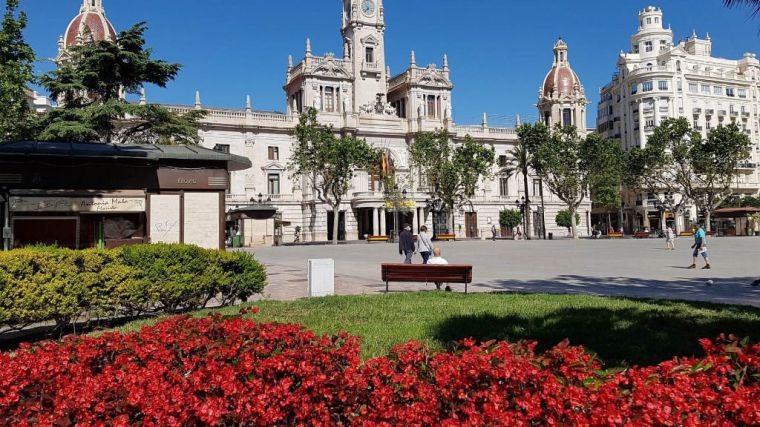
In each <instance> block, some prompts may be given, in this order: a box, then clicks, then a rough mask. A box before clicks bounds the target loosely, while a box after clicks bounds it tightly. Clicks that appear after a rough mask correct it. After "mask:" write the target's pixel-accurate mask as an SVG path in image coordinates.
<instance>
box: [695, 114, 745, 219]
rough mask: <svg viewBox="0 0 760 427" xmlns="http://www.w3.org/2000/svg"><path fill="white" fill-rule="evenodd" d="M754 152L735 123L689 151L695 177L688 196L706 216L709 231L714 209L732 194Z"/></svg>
mask: <svg viewBox="0 0 760 427" xmlns="http://www.w3.org/2000/svg"><path fill="white" fill-rule="evenodd" d="M751 149H752V143H751V142H750V139H749V137H748V136H747V135H746V134H745V133H744V132H742V131H741V130H740V129H739V127H738V126H737V125H736V124H734V123H731V124H729V125H728V126H718V127H717V128H715V129H713V130H711V131H710V132H709V133H708V134H707V139H706V140H705V141H703V142H701V143H699V144H693V145H692V146H691V147H690V150H689V160H690V162H691V165H692V169H693V176H692V177H691V184H690V185H688V186H687V196H688V197H690V198H691V199H693V200H694V202H695V204H696V205H697V208H698V209H699V210H700V211H702V212H703V213H704V215H705V229H706V230H707V231H710V220H711V217H712V214H713V212H714V211H715V209H717V208H718V206H720V204H721V203H723V201H724V200H726V198H728V197H730V196H731V195H732V194H733V189H732V184H733V183H734V181H735V180H736V178H737V177H738V175H739V170H738V167H739V165H740V163H742V162H744V161H746V160H748V159H749V158H750V156H751Z"/></svg>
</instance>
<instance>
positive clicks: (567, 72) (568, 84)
mask: <svg viewBox="0 0 760 427" xmlns="http://www.w3.org/2000/svg"><path fill="white" fill-rule="evenodd" d="M567 51H568V48H567V43H565V41H564V40H562V39H559V41H557V43H556V44H555V45H554V65H552V69H551V70H549V73H548V74H547V75H546V78H545V79H544V84H543V86H542V87H543V95H544V96H545V97H548V98H551V97H552V96H570V95H573V94H574V93H575V90H576V88H577V89H578V91H579V92H581V93H582V92H583V85H582V84H581V79H580V78H579V77H578V74H576V73H575V71H573V69H572V68H571V67H570V61H569V60H568V57H567Z"/></svg>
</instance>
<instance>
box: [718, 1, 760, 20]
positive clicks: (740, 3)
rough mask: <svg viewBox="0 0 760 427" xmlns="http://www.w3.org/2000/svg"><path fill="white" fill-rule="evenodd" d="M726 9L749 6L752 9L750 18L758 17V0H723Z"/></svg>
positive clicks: (759, 2)
mask: <svg viewBox="0 0 760 427" xmlns="http://www.w3.org/2000/svg"><path fill="white" fill-rule="evenodd" d="M723 4H724V5H725V6H726V7H739V6H749V7H750V8H752V9H753V11H752V16H753V17H755V16H758V15H760V0H723Z"/></svg>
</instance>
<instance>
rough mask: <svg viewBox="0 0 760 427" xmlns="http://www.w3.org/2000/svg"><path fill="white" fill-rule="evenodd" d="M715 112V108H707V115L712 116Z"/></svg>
mask: <svg viewBox="0 0 760 427" xmlns="http://www.w3.org/2000/svg"><path fill="white" fill-rule="evenodd" d="M713 114H715V110H713V109H709V110H705V115H706V116H712V115H713Z"/></svg>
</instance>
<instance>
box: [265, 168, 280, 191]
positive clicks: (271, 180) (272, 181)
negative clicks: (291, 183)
mask: <svg viewBox="0 0 760 427" xmlns="http://www.w3.org/2000/svg"><path fill="white" fill-rule="evenodd" d="M267 190H268V193H267V194H280V174H278V173H270V174H269V176H268V177H267Z"/></svg>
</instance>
